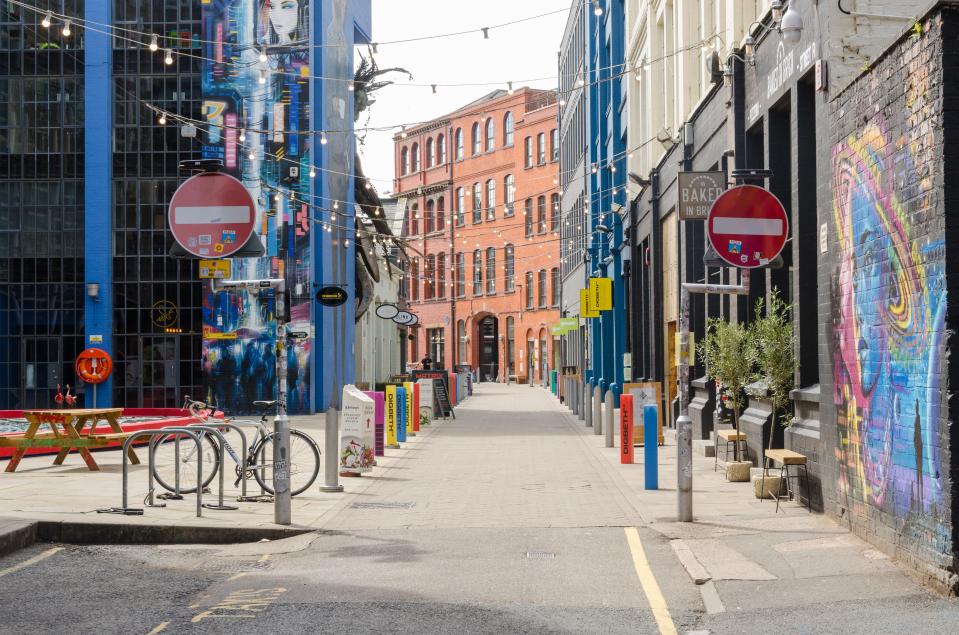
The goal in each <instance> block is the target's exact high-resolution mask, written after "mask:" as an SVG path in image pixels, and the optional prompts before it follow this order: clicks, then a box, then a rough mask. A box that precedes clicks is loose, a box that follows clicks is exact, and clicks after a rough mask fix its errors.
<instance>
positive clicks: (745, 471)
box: [726, 461, 753, 483]
mask: <svg viewBox="0 0 959 635" xmlns="http://www.w3.org/2000/svg"><path fill="white" fill-rule="evenodd" d="M752 466H753V464H752V461H730V462H729V463H727V464H726V480H727V481H729V482H731V483H748V482H749V470H750V469H751V468H752Z"/></svg>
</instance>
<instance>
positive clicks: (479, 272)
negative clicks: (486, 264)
mask: <svg viewBox="0 0 959 635" xmlns="http://www.w3.org/2000/svg"><path fill="white" fill-rule="evenodd" d="M473 295H483V252H482V251H480V250H479V249H477V250H476V251H474V252H473Z"/></svg>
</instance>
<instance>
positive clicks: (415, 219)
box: [409, 204, 420, 236]
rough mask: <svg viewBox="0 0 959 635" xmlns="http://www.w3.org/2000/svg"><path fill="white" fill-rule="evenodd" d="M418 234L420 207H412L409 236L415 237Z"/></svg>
mask: <svg viewBox="0 0 959 635" xmlns="http://www.w3.org/2000/svg"><path fill="white" fill-rule="evenodd" d="M418 233H420V206H419V205H415V204H414V205H413V207H411V208H410V231H409V235H410V236H415V235H417V234H418Z"/></svg>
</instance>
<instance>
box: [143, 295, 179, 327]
mask: <svg viewBox="0 0 959 635" xmlns="http://www.w3.org/2000/svg"><path fill="white" fill-rule="evenodd" d="M179 319H180V310H179V309H178V308H177V306H176V305H175V304H173V303H172V302H170V301H169V300H158V301H157V302H155V303H154V304H153V308H152V309H151V310H150V321H151V322H153V326H155V327H157V328H158V329H167V328H170V327H173V326H176V323H177V321H178V320H179Z"/></svg>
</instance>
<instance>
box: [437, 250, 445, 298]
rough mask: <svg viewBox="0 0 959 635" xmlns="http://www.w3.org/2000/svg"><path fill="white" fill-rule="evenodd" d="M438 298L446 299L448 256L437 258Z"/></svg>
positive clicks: (441, 255) (441, 254) (442, 255)
mask: <svg viewBox="0 0 959 635" xmlns="http://www.w3.org/2000/svg"><path fill="white" fill-rule="evenodd" d="M436 297H438V298H445V297H446V254H444V253H440V255H438V256H437V257H436Z"/></svg>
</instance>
